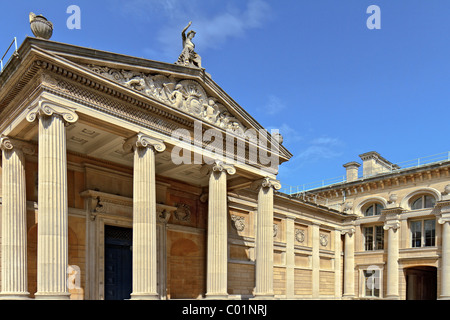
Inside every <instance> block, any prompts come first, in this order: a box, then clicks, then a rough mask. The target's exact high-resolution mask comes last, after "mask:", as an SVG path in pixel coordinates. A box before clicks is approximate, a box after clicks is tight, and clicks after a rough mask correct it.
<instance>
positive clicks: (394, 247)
mask: <svg viewBox="0 0 450 320" xmlns="http://www.w3.org/2000/svg"><path fill="white" fill-rule="evenodd" d="M383 229H384V230H388V244H387V245H388V250H387V251H388V252H387V263H386V269H387V274H386V298H391V299H398V298H399V291H398V280H399V279H398V232H399V231H398V230H399V229H400V223H399V222H388V221H387V222H386V224H385V225H384V226H383Z"/></svg>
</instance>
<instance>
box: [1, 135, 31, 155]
mask: <svg viewBox="0 0 450 320" xmlns="http://www.w3.org/2000/svg"><path fill="white" fill-rule="evenodd" d="M0 149H2V150H5V151H6V150H17V149H18V150H21V151H22V152H23V153H24V154H28V155H32V154H34V153H35V152H36V148H35V146H33V145H32V144H30V143H28V142H25V141H21V140H17V139H12V138H9V137H6V136H3V137H0Z"/></svg>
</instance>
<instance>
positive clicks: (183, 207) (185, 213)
mask: <svg viewBox="0 0 450 320" xmlns="http://www.w3.org/2000/svg"><path fill="white" fill-rule="evenodd" d="M175 207H176V208H177V210H175V212H174V216H175V218H176V219H177V220H179V221H183V222H190V221H191V208H190V207H189V206H188V205H187V204H184V203H176V204H175Z"/></svg>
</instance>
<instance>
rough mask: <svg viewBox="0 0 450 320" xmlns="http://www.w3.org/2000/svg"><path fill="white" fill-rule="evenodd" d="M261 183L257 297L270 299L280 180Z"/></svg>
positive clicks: (257, 237)
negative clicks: (275, 193) (275, 207)
mask: <svg viewBox="0 0 450 320" xmlns="http://www.w3.org/2000/svg"><path fill="white" fill-rule="evenodd" d="M257 183H258V184H259V191H258V212H257V215H258V216H257V222H256V248H255V252H256V268H255V277H256V279H255V280H256V286H255V297H256V298H259V299H265V298H267V299H270V298H273V297H274V291H273V236H274V231H273V190H274V188H275V189H280V188H281V185H280V184H279V182H278V181H276V180H273V179H269V178H264V179H263V180H261V181H260V182H257Z"/></svg>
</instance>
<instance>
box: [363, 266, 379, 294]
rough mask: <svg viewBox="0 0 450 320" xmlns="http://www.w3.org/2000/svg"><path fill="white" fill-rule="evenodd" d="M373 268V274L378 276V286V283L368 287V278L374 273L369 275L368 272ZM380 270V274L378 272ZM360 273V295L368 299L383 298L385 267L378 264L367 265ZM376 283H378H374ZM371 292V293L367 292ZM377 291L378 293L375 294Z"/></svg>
mask: <svg viewBox="0 0 450 320" xmlns="http://www.w3.org/2000/svg"><path fill="white" fill-rule="evenodd" d="M369 270H371V271H374V273H373V274H372V275H375V277H376V278H378V288H377V287H376V285H375V286H374V287H373V288H369V287H368V280H369V278H371V276H372V275H367V274H366V273H367V272H368V271H369ZM377 272H378V276H376V273H377ZM359 274H360V281H361V282H360V283H361V286H360V297H363V298H368V299H382V298H383V267H380V266H377V265H371V266H365V267H363V268H361V269H360V270H359ZM373 284H376V283H373ZM368 292H370V295H368V294H367V293H368ZM375 293H377V294H378V295H377V294H375Z"/></svg>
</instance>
